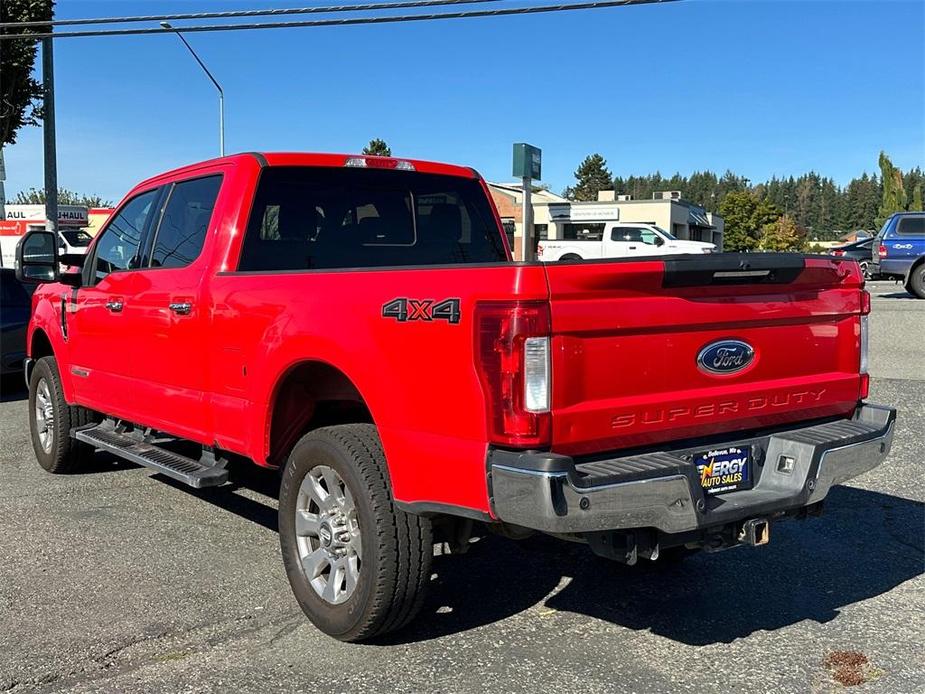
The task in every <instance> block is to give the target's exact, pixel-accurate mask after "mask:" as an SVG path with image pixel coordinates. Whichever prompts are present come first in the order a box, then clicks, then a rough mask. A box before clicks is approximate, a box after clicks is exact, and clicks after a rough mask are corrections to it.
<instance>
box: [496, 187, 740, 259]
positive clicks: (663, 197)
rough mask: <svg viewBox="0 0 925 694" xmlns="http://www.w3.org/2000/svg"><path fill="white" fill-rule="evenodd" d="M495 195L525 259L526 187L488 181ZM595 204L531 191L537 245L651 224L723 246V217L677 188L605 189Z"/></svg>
mask: <svg viewBox="0 0 925 694" xmlns="http://www.w3.org/2000/svg"><path fill="white" fill-rule="evenodd" d="M488 186H489V189H490V190H491V194H492V198H493V199H494V201H495V206H496V207H497V208H498V214H499V215H500V217H501V222H502V224H503V225H504V229H505V231H506V232H507V234H508V241H509V242H510V243H511V247H512V248H513V250H514V257H515V258H521V257H523V256H522V255H521V248H522V244H521V241H522V238H523V209H522V208H523V190H522V189H521V186H520V184H518V183H489V184H488ZM598 198H599V199H598V200H597V201H595V202H578V201H569V200H567V199H565V198H563V197H562V196H561V195H556V194H555V193H552V192H550V191H548V190H540V191H536V192H534V193H533V194H532V196H531V199H532V204H533V224H534V243H538V242H539V241H540V240H541V239H547V238H548V239H568V238H589V237H590V238H593V237H594V236H595V234H596V233H598V231H599V232H600V233H603V229H604V223H606V222H615V221H617V222H639V223H644V224H652V225H655V226H658V227H661V228H662V229H664V230H665V231H669V232H671V233H672V234H673V235H674V236H676V237H677V238H679V239H686V240H690V241H706V242H707V243H714V244H716V246H717V247H718V248H719V249H720V250H722V247H723V230H724V224H723V218H722V217H720V216H719V215H716V214H712V213H710V212H707V211H706V210H705V209H704V208H703V207H701V206H700V205H696V204H695V203H692V202H688V201H687V200H684V199H682V198H681V195H680V193H679V192H677V191H666V192H660V193H656V194H655V195H654V196H653V199H652V200H633V199H631V198H630V196H627V195H616V194H615V192H614V191H612V190H604V191H601V192H600V193H599V195H598Z"/></svg>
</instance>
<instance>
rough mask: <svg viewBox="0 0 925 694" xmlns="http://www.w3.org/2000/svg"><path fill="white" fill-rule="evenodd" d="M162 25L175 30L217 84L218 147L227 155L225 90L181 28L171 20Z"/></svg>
mask: <svg viewBox="0 0 925 694" xmlns="http://www.w3.org/2000/svg"><path fill="white" fill-rule="evenodd" d="M161 26H162V27H164V28H165V29H170V30H171V31H173V32H174V33H175V34H176V35H177V36H178V37H179V39H180V40H181V41H182V42H183V45H184V46H186V48H187V50H189V52H190V54H191V55H192V56H193V57H194V58H195V59H196V62H197V63H199V67H201V68H202V71H203V72H205V73H206V76H207V77H208V78H209V79H210V80H211V81H212V84H214V85H215V88H216V89H217V90H218V147H219V152H221V156H223V157H224V156H225V92H224V91H223V90H222V85H220V84H219V83H218V80H216V79H215V77H213V76H212V73H211V72H209V68H207V67H206V64H205V63H204V62H202V59H201V58H200V57H199V56H198V55H197V54H196V51H194V50H193V47H192V46H190V45H189V42H188V41H187V40H186V39H185V38H184V37H183V34H181V33H180V30H179V29H177V28H176V27H174V26H173V25H172V24H171V23H170V22H161Z"/></svg>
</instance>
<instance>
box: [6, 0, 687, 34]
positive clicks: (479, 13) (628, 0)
mask: <svg viewBox="0 0 925 694" xmlns="http://www.w3.org/2000/svg"><path fill="white" fill-rule="evenodd" d="M676 1H677V0H600V1H598V2H572V3H561V4H558V5H538V6H527V7H503V8H498V9H490V10H467V11H460V12H441V13H432V14H410V15H392V16H385V17H382V16H376V17H346V18H337V19H317V20H301V21H294V22H260V23H252V24H213V25H192V26H183V27H177V29H180V30H181V31H183V33H192V32H207V31H241V30H251V29H287V28H306V27H336V26H357V25H365V24H397V23H403V22H428V21H434V20H440V19H471V18H477V17H505V16H512V15H528V14H544V13H550V12H571V11H577V10H595V9H602V8H605V7H625V6H630V5H650V4H660V3H664V2H676ZM46 25H47V23H46ZM173 32H174V29H173V28H171V29H165V28H163V27H157V28H145V29H141V28H138V29H99V30H92V31H64V32H54V33H52V32H41V33H31V32H29V33H18V34H0V41H9V40H12V39H20V38H27V39H30V40H35V39H43V38H87V37H91V36H130V35H139V34H141V35H147V34H165V33H173Z"/></svg>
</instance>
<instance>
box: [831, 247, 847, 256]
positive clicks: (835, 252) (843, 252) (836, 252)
mask: <svg viewBox="0 0 925 694" xmlns="http://www.w3.org/2000/svg"><path fill="white" fill-rule="evenodd" d="M844 254H845V251H844V249H842V248H836V249H835V250H834V251H832V255H844Z"/></svg>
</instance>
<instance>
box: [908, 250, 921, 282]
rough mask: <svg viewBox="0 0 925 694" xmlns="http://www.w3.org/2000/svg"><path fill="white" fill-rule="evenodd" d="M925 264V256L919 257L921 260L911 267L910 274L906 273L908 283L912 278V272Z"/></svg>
mask: <svg viewBox="0 0 925 694" xmlns="http://www.w3.org/2000/svg"><path fill="white" fill-rule="evenodd" d="M922 264H925V255H923V256H919V258H918V259H917V260H916V261H915V262H914V263H912V265H910V266H909V272H907V273H906V281H908V280H909V278H910V277H912V271H913V270H915V269H916V268H917V267H918V266H919V265H922Z"/></svg>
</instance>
